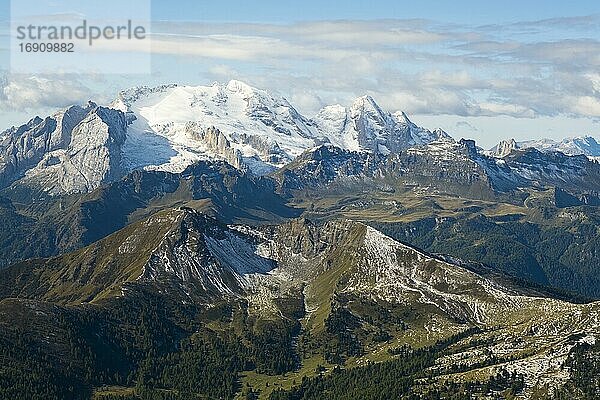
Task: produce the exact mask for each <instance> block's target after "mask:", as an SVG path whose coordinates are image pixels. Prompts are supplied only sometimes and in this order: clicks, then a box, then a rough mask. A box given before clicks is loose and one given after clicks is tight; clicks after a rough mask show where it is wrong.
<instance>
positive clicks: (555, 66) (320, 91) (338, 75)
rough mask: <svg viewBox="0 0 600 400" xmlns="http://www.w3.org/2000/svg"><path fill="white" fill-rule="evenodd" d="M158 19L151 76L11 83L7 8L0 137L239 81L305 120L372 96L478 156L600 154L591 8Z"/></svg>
mask: <svg viewBox="0 0 600 400" xmlns="http://www.w3.org/2000/svg"><path fill="white" fill-rule="evenodd" d="M15 1H17V0H15ZM39 1H40V2H41V3H44V2H48V4H53V3H57V2H58V3H60V1H61V0H39ZM151 7H152V8H151V16H152V17H151V19H152V21H151V35H150V38H151V39H152V46H151V60H152V67H151V71H152V72H151V73H150V74H129V75H124V74H102V73H96V74H64V75H58V74H53V75H31V74H21V73H17V72H18V71H10V62H9V57H8V55H9V41H8V39H7V38H8V34H9V22H10V3H9V1H8V0H0V24H1V25H0V130H3V129H5V128H8V127H10V126H12V125H18V124H21V123H24V122H26V121H27V120H28V119H29V118H31V117H33V116H34V115H48V114H51V113H52V112H53V111H55V110H56V109H59V108H62V107H65V106H67V105H70V104H73V103H83V102H85V101H87V100H90V99H93V100H94V101H96V102H98V103H100V104H108V103H109V102H110V101H111V100H112V99H114V98H115V96H116V94H117V93H118V91H119V90H122V89H125V88H128V87H131V86H138V85H148V86H154V85H158V84H163V83H179V84H189V85H207V84H210V83H212V82H214V81H220V82H227V81H229V80H230V79H238V80H242V81H245V82H247V83H249V84H251V85H253V86H256V87H259V88H263V89H266V90H269V91H271V92H273V93H275V94H278V95H282V96H284V97H285V98H287V99H288V100H289V101H290V102H291V103H292V104H293V105H294V107H296V108H297V109H298V111H300V112H301V113H303V114H304V115H306V116H308V117H310V116H312V115H314V114H316V112H317V111H318V110H319V109H320V108H321V107H323V106H324V105H327V104H333V103H339V104H342V105H346V106H348V105H350V104H351V103H352V101H353V99H354V98H356V97H358V96H361V95H364V94H369V95H371V96H373V98H374V99H375V100H376V101H377V103H378V104H380V106H381V107H382V108H383V109H385V110H388V111H391V112H394V111H398V110H402V111H405V112H406V113H407V114H408V115H409V117H410V118H411V119H412V120H413V121H414V122H415V123H417V124H419V125H422V126H425V127H427V128H429V129H434V128H437V127H441V128H442V129H444V130H445V131H447V132H448V133H450V134H451V135H452V136H454V137H455V138H457V139H458V138H461V137H468V138H473V139H475V140H477V142H478V144H479V145H481V146H482V147H491V146H493V145H494V144H495V143H497V142H498V141H499V140H502V139H508V138H516V139H517V140H525V139H535V138H542V137H549V138H554V139H560V138H563V137H567V136H579V135H592V136H594V137H596V138H598V139H599V140H600V3H598V2H595V1H571V2H569V1H562V2H548V1H513V0H508V1H502V2H485V1H420V2H415V1H410V2H408V1H371V2H365V1H343V2H342V1H339V2H336V1H330V2H322V1H312V0H308V1H301V2H299V1H272V0H262V1H225V0H223V1H217V2H215V1H192V0H182V1H158V0H155V1H152V3H151ZM115 12H118V11H115ZM114 51H124V50H119V49H116V48H115V49H114ZM127 51H129V52H135V51H142V50H139V49H135V48H134V49H131V48H128V49H127ZM144 51H145V50H144Z"/></svg>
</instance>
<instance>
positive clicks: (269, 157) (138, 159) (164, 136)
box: [113, 81, 319, 173]
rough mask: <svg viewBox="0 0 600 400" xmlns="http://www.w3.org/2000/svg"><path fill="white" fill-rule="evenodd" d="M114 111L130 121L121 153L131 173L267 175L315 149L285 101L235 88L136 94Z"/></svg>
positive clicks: (303, 122) (123, 97)
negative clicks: (222, 170)
mask: <svg viewBox="0 0 600 400" xmlns="http://www.w3.org/2000/svg"><path fill="white" fill-rule="evenodd" d="M113 107H115V108H117V109H120V110H121V111H123V112H126V113H127V114H128V115H129V116H130V119H131V120H132V121H133V122H132V123H131V125H130V126H129V128H128V135H127V141H126V143H125V146H124V161H125V164H126V166H127V167H128V168H129V169H135V168H140V167H150V168H156V169H162V170H168V171H173V172H180V171H182V170H183V169H185V167H187V166H188V165H190V164H191V163H193V162H194V161H197V160H199V159H206V158H221V159H225V160H226V161H229V162H230V163H231V164H233V165H235V166H238V167H241V166H242V165H246V166H249V167H250V168H251V169H253V171H254V172H257V173H264V172H268V171H270V170H272V169H274V168H275V167H277V166H280V165H283V164H285V163H287V162H289V161H291V160H292V159H293V158H294V157H296V156H297V155H299V154H300V153H301V152H302V151H304V150H305V149H307V148H310V147H312V146H315V145H316V144H318V143H319V139H318V138H319V134H318V132H317V131H316V129H315V128H314V126H312V125H311V123H310V122H309V121H308V119H307V118H305V117H303V116H302V115H300V113H298V111H296V109H295V108H294V107H293V106H292V105H291V104H290V103H289V102H288V101H287V100H285V99H284V98H282V97H277V96H272V95H270V94H269V93H267V92H266V91H264V90H260V89H256V88H253V87H250V86H248V85H246V84H244V83H242V82H239V81H230V82H229V83H228V84H226V85H223V84H219V83H214V84H213V85H211V86H175V85H168V86H160V87H157V88H147V87H141V88H134V89H130V90H126V91H124V92H122V93H120V94H119V97H118V99H117V100H116V101H115V102H114V103H113ZM209 130H210V131H209ZM157 153H158V154H159V155H160V156H159V157H157Z"/></svg>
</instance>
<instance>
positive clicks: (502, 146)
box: [490, 139, 520, 158]
mask: <svg viewBox="0 0 600 400" xmlns="http://www.w3.org/2000/svg"><path fill="white" fill-rule="evenodd" d="M518 148H520V146H519V144H518V143H517V142H516V141H515V139H510V140H502V141H501V142H500V143H498V145H496V147H494V148H493V149H492V150H491V151H490V152H491V154H490V155H492V156H494V157H498V158H504V157H506V156H508V155H509V154H510V153H512V152H513V150H516V149H518Z"/></svg>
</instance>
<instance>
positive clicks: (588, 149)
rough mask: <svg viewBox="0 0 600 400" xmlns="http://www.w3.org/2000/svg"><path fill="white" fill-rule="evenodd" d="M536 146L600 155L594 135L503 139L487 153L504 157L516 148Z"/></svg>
mask: <svg viewBox="0 0 600 400" xmlns="http://www.w3.org/2000/svg"><path fill="white" fill-rule="evenodd" d="M527 148H534V149H537V150H539V151H542V152H546V153H547V152H553V151H559V152H561V153H563V154H566V155H568V156H578V155H584V156H588V157H590V158H598V157H600V143H598V142H597V141H596V139H594V138H593V137H592V136H577V137H569V138H565V139H563V140H561V141H555V140H552V139H539V140H527V141H523V142H517V141H515V140H514V139H510V140H503V141H501V142H500V143H499V144H498V145H496V146H494V147H493V148H491V149H490V150H489V151H488V152H487V153H488V154H489V155H491V156H494V157H499V158H504V157H506V156H507V155H509V154H510V153H511V152H512V151H513V150H516V149H527Z"/></svg>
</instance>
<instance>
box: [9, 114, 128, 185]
mask: <svg viewBox="0 0 600 400" xmlns="http://www.w3.org/2000/svg"><path fill="white" fill-rule="evenodd" d="M126 129H127V124H126V122H125V116H124V114H123V113H122V112H120V111H117V110H113V109H110V108H104V107H98V106H97V105H96V104H94V103H88V104H87V105H86V106H85V107H79V106H73V107H69V108H68V109H66V110H64V111H61V112H59V113H57V114H55V115H53V116H51V117H47V118H45V119H43V120H42V119H41V118H39V117H36V118H34V119H32V120H31V121H29V122H28V123H27V124H25V125H22V126H20V127H18V128H11V129H9V130H8V131H6V132H5V133H4V135H3V136H5V139H4V141H3V142H2V143H1V144H0V186H2V187H6V186H8V185H10V184H12V183H13V182H15V181H16V180H18V179H22V180H23V182H24V183H27V184H38V185H39V188H40V189H41V190H44V191H47V192H49V193H52V194H55V193H56V194H58V193H76V192H87V191H90V190H93V189H95V188H96V187H98V186H99V185H100V184H101V183H103V182H108V181H112V180H115V179H118V178H119V177H121V176H122V174H123V171H122V169H121V146H122V144H123V143H124V142H125V138H126Z"/></svg>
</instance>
